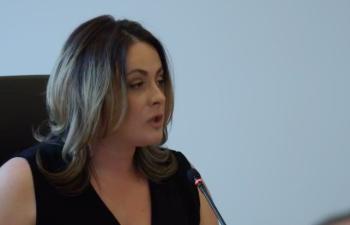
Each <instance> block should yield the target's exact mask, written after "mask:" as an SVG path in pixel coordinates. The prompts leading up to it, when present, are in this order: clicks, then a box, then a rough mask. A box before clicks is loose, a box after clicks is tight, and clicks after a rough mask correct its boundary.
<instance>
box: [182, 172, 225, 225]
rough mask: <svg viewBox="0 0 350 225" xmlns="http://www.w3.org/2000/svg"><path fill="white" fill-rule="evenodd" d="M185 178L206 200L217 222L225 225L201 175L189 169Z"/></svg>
mask: <svg viewBox="0 0 350 225" xmlns="http://www.w3.org/2000/svg"><path fill="white" fill-rule="evenodd" d="M187 178H188V179H189V181H190V182H191V183H192V184H194V185H195V186H196V187H198V188H199V190H200V191H201V192H202V193H203V195H204V197H205V198H206V199H207V201H208V203H209V205H210V207H211V209H212V210H213V212H214V214H215V216H216V218H217V219H218V220H219V222H220V224H222V225H226V223H225V221H224V219H223V218H222V216H221V214H220V212H219V210H218V209H217V208H216V206H215V204H214V201H213V199H212V198H211V196H210V194H209V192H208V189H207V187H206V186H205V184H204V182H203V180H202V178H201V175H200V174H199V172H198V171H197V170H196V169H194V168H191V169H189V170H188V171H187Z"/></svg>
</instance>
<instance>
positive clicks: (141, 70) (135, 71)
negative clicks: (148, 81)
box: [126, 67, 163, 76]
mask: <svg viewBox="0 0 350 225" xmlns="http://www.w3.org/2000/svg"><path fill="white" fill-rule="evenodd" d="M161 71H163V68H162V67H160V68H159V69H158V70H157V72H156V74H159V73H160V72H161ZM132 73H140V74H142V75H144V76H147V74H148V72H147V71H146V70H143V69H133V70H131V71H129V72H128V73H127V74H126V76H128V75H129V74H132Z"/></svg>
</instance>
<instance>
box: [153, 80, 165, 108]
mask: <svg viewBox="0 0 350 225" xmlns="http://www.w3.org/2000/svg"><path fill="white" fill-rule="evenodd" d="M150 92H151V94H150V103H151V105H164V103H165V99H166V98H165V94H164V89H163V88H162V87H160V86H159V85H158V84H157V83H154V84H152V87H151V91H150Z"/></svg>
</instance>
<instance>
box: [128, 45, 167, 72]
mask: <svg viewBox="0 0 350 225" xmlns="http://www.w3.org/2000/svg"><path fill="white" fill-rule="evenodd" d="M161 67H162V63H161V60H160V57H159V54H158V52H157V50H156V49H155V48H154V47H153V46H151V45H149V44H147V43H145V42H135V43H133V44H132V45H131V46H130V47H129V49H128V52H127V57H126V70H127V72H128V71H131V70H134V69H143V70H146V71H157V70H158V69H159V68H161Z"/></svg>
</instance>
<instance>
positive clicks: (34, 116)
mask: <svg viewBox="0 0 350 225" xmlns="http://www.w3.org/2000/svg"><path fill="white" fill-rule="evenodd" d="M48 78H49V76H48V75H27V76H0V165H2V164H3V163H4V162H5V161H7V160H8V159H9V158H10V157H12V156H13V155H14V154H15V153H16V152H18V151H20V150H22V149H24V148H27V147H29V146H31V145H33V144H34V143H36V140H35V139H34V137H33V130H34V129H37V128H38V126H39V125H40V124H41V123H42V122H43V121H45V120H47V118H48V116H47V112H46V105H45V90H46V84H47V81H48Z"/></svg>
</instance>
